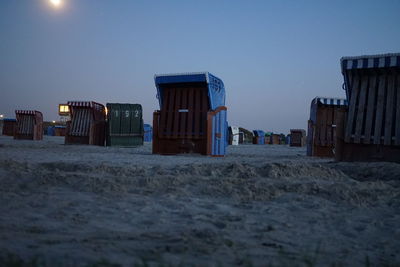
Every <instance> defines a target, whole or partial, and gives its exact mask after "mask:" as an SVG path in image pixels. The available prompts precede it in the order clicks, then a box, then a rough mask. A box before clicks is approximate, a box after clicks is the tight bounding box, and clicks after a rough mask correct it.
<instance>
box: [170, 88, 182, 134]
mask: <svg viewBox="0 0 400 267" xmlns="http://www.w3.org/2000/svg"><path fill="white" fill-rule="evenodd" d="M182 90H184V89H176V92H175V106H174V108H173V110H174V113H173V114H174V125H173V127H174V128H173V129H172V133H173V137H174V138H177V137H178V135H179V124H180V119H181V114H180V112H179V108H180V105H181V97H182Z"/></svg>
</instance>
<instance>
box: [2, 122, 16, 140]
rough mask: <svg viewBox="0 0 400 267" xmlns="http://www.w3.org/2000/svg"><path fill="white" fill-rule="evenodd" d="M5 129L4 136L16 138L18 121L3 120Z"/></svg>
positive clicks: (3, 130)
mask: <svg viewBox="0 0 400 267" xmlns="http://www.w3.org/2000/svg"><path fill="white" fill-rule="evenodd" d="M2 122H3V129H2V132H1V133H2V135H5V136H14V133H15V128H16V125H17V120H16V119H3V120H2Z"/></svg>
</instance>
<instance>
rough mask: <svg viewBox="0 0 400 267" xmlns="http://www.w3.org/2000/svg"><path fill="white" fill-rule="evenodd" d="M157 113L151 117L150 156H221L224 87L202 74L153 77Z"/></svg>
mask: <svg viewBox="0 0 400 267" xmlns="http://www.w3.org/2000/svg"><path fill="white" fill-rule="evenodd" d="M155 84H156V87H157V97H158V101H159V104H160V110H157V111H155V112H154V115H153V153H155V154H178V153H200V154H203V155H211V156H216V157H217V156H224V155H225V149H226V138H227V136H226V135H227V133H226V132H227V131H226V129H227V127H228V125H227V108H226V107H225V88H224V83H223V82H222V80H220V79H219V78H217V77H215V76H214V75H212V74H210V73H208V72H203V73H187V74H167V75H155Z"/></svg>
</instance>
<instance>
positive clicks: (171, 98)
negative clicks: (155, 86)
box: [165, 88, 176, 138]
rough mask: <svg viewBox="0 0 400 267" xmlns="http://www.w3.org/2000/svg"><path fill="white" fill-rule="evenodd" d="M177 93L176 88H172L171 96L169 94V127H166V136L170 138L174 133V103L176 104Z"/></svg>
mask: <svg viewBox="0 0 400 267" xmlns="http://www.w3.org/2000/svg"><path fill="white" fill-rule="evenodd" d="M175 94H176V88H174V89H171V92H170V96H169V102H168V110H167V114H168V117H167V127H166V129H165V131H166V137H167V138H170V137H171V134H172V126H173V124H172V123H173V120H174V118H173V115H174V106H175V105H174V104H175Z"/></svg>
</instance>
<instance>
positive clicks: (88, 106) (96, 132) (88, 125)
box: [65, 101, 106, 146]
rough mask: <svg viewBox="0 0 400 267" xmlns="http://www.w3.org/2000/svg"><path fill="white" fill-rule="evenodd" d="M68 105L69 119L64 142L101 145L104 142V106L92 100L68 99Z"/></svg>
mask: <svg viewBox="0 0 400 267" xmlns="http://www.w3.org/2000/svg"><path fill="white" fill-rule="evenodd" d="M68 107H69V111H70V116H71V120H70V121H68V122H67V128H66V133H65V144H88V145H99V146H103V145H104V142H105V121H106V110H105V107H104V106H103V105H102V104H99V103H96V102H93V101H70V102H68Z"/></svg>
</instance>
